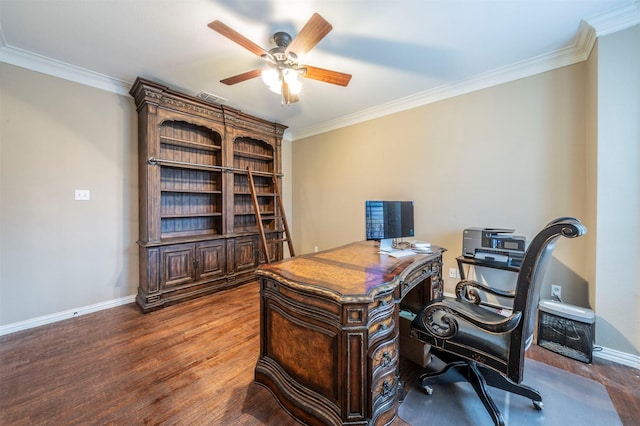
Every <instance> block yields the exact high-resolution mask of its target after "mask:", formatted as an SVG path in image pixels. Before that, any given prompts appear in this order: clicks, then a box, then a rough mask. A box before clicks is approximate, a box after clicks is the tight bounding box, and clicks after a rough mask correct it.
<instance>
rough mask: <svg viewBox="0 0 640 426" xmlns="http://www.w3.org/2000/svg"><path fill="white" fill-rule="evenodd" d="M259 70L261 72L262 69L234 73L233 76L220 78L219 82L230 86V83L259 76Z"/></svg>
mask: <svg viewBox="0 0 640 426" xmlns="http://www.w3.org/2000/svg"><path fill="white" fill-rule="evenodd" d="M261 72H262V69H257V70H251V71H247V72H244V73H242V74H238V75H234V76H233V77H228V78H225V79H224V80H220V83H224V84H226V85H228V86H231V85H232V84H236V83H242V82H243V81H246V80H250V79H252V78H256V77H260V73H261Z"/></svg>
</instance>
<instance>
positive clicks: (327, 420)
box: [255, 241, 444, 425]
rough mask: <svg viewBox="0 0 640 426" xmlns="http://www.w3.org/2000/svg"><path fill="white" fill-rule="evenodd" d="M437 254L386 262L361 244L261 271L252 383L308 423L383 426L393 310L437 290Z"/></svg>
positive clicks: (391, 365)
mask: <svg viewBox="0 0 640 426" xmlns="http://www.w3.org/2000/svg"><path fill="white" fill-rule="evenodd" d="M443 252H444V249H441V248H438V247H433V252H432V253H428V254H417V255H415V256H410V257H404V258H393V257H390V256H387V255H382V254H379V253H378V250H377V248H376V247H375V246H374V243H373V242H369V241H363V242H356V243H352V244H349V245H346V246H342V247H338V248H335V249H331V250H327V251H324V252H320V253H313V254H308V255H301V256H298V257H295V258H291V259H287V260H284V261H281V262H277V263H272V264H265V265H262V266H261V267H260V268H259V269H258V271H257V274H258V275H259V277H260V300H261V302H260V303H261V306H260V315H261V318H260V358H259V360H258V363H257V365H256V370H255V379H256V382H257V383H259V384H261V385H263V386H265V387H267V388H268V389H269V390H270V391H271V392H272V393H273V394H274V395H275V397H276V398H277V399H278V401H279V402H280V404H281V405H282V406H283V407H284V408H285V409H286V410H288V411H289V412H290V413H291V414H292V415H293V416H294V417H296V418H297V419H299V420H300V421H302V422H304V423H307V424H322V425H347V424H348V425H369V424H371V425H374V424H375V425H378V424H389V423H391V422H392V421H393V420H394V418H395V417H396V413H397V406H398V380H399V377H398V357H399V347H398V321H399V317H398V312H399V304H400V302H401V301H402V299H403V298H404V297H405V296H406V295H407V294H409V293H410V296H409V297H406V300H407V301H409V300H413V303H416V304H419V305H420V306H421V305H422V304H423V303H425V302H426V301H428V300H430V299H431V298H432V297H434V296H438V295H440V294H441V292H442V253H443ZM416 299H418V300H416Z"/></svg>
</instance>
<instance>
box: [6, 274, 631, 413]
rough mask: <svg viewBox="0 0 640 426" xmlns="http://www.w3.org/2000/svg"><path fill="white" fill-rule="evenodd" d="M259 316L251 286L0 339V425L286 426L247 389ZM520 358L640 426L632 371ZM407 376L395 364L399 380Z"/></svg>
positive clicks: (259, 392) (540, 356)
mask: <svg viewBox="0 0 640 426" xmlns="http://www.w3.org/2000/svg"><path fill="white" fill-rule="evenodd" d="M259 309H260V308H259V295H258V285H257V283H251V284H248V285H245V286H243V287H239V288H236V289H232V290H228V291H225V292H222V293H218V294H214V295H210V296H206V297H202V298H199V299H195V300H191V301H188V302H185V303H182V304H179V305H175V306H171V307H168V308H165V309H162V310H159V311H156V312H151V313H149V314H146V315H143V314H141V313H140V312H139V311H138V309H137V308H136V307H135V306H134V305H133V304H131V305H127V306H121V307H117V308H112V309H109V310H105V311H101V312H96V313H93V314H89V315H85V316H81V317H78V318H73V319H70V320H66V321H61V322H58V323H55V324H50V325H45V326H42V327H38V328H34V329H30V330H25V331H21V332H17V333H13V334H10V335H6V336H3V337H0V424H2V425H37V424H47V425H77V424H82V425H87V424H116V425H125V424H126V425H137V424H140V425H142V424H145V425H146V424H149V425H155V424H188V425H263V424H265V425H295V424H297V422H296V421H295V420H293V419H292V418H291V417H290V416H289V415H288V414H287V413H286V412H285V411H284V410H283V409H282V408H281V407H280V406H279V404H278V403H277V401H276V400H275V398H274V397H273V396H272V395H271V393H270V392H269V391H267V390H266V389H264V388H263V387H261V386H259V385H256V384H255V383H253V368H254V366H255V363H256V361H257V358H258V351H259ZM528 353H529V356H530V357H532V358H533V359H536V360H538V361H541V362H545V363H547V364H551V365H554V366H556V367H559V368H563V369H565V370H567V371H570V372H573V373H576V374H580V375H582V376H585V377H588V378H590V379H593V380H596V381H598V382H600V383H602V384H603V385H604V386H605V387H606V388H607V390H608V391H609V395H610V396H611V399H612V401H613V403H614V405H615V406H616V408H617V410H618V413H619V415H620V418H621V419H622V421H623V424H625V425H637V424H640V371H639V370H636V369H633V368H631V367H625V366H622V365H619V364H615V363H612V362H607V361H602V360H598V359H595V360H594V363H593V364H591V365H587V364H583V363H581V362H578V361H574V360H571V359H569V358H565V357H562V356H560V355H557V354H555V353H553V352H550V351H547V350H545V349H542V348H539V347H537V346H534V347H533V348H532V349H531V350H530V351H529V352H528ZM415 370H416V367H415V366H414V365H413V364H411V363H410V362H408V361H404V360H403V361H402V363H401V375H402V376H403V378H404V377H410V376H411V375H412V374H413V372H414V371H415ZM402 423H403V422H401V421H398V424H402Z"/></svg>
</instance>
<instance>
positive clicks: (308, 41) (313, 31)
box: [208, 13, 351, 105]
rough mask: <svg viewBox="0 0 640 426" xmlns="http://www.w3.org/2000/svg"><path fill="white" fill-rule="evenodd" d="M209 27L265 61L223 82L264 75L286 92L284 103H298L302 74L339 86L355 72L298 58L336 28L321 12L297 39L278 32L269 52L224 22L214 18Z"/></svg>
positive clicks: (234, 81) (303, 29) (283, 97)
mask: <svg viewBox="0 0 640 426" xmlns="http://www.w3.org/2000/svg"><path fill="white" fill-rule="evenodd" d="M208 27H209V28H211V29H212V30H214V31H216V32H218V33H220V34H222V35H223V36H225V37H227V38H228V39H229V40H231V41H234V42H236V43H238V44H239V45H240V46H242V47H244V48H245V49H247V50H248V51H250V52H251V53H253V54H255V55H258V56H260V57H261V58H262V59H264V61H265V67H263V68H259V69H255V70H251V71H247V72H245V73H242V74H238V75H234V76H232V77H228V78H225V79H224V80H220V82H221V83H224V84H227V85H232V84H236V83H240V82H243V81H246V80H249V79H252V78H255V77H259V76H262V79H263V80H264V82H265V83H266V84H267V85H268V86H269V88H270V89H271V90H272V91H274V92H276V93H279V94H281V95H282V102H283V103H285V104H287V105H289V104H292V103H294V102H298V93H299V90H300V86H301V84H300V81H299V80H298V76H302V77H305V78H310V79H312V80H318V81H322V82H325V83H330V84H337V85H339V86H347V85H348V84H349V81H350V80H351V74H345V73H341V72H338V71H331V70H327V69H323V68H318V67H314V66H311V65H307V64H304V65H303V64H301V63H300V62H299V60H298V58H299V57H301V56H302V55H304V54H306V53H307V52H309V51H310V50H311V49H312V48H313V47H314V46H315V45H316V44H318V42H320V40H322V39H323V38H324V36H326V35H327V34H328V33H329V32H330V31H331V29H332V28H333V27H332V26H331V24H330V23H329V22H327V21H326V20H325V19H324V18H323V17H322V16H320V15H319V14H317V13H314V14H313V16H312V17H311V18H309V21H307V23H306V24H305V25H304V27H302V29H301V30H300V32H299V33H298V35H297V36H296V37H295V38H292V37H291V36H290V35H289V34H287V33H285V32H277V33H275V34H274V35H273V41H274V43H275V44H276V47H274V48H272V49H270V50H268V51H267V50H264V49H263V48H262V47H260V46H258V45H257V44H255V43H254V42H252V41H251V40H249V39H248V38H246V37H245V36H243V35H242V34H240V33H238V32H237V31H235V30H234V29H232V28H230V27H229V26H227V25H225V24H223V23H222V22H220V21H213V22H211V23H209V24H208Z"/></svg>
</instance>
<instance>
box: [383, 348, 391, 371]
mask: <svg viewBox="0 0 640 426" xmlns="http://www.w3.org/2000/svg"><path fill="white" fill-rule="evenodd" d="M389 364H391V355H390V354H389V351H384V352H383V353H382V366H383V367H388V366H389Z"/></svg>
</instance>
